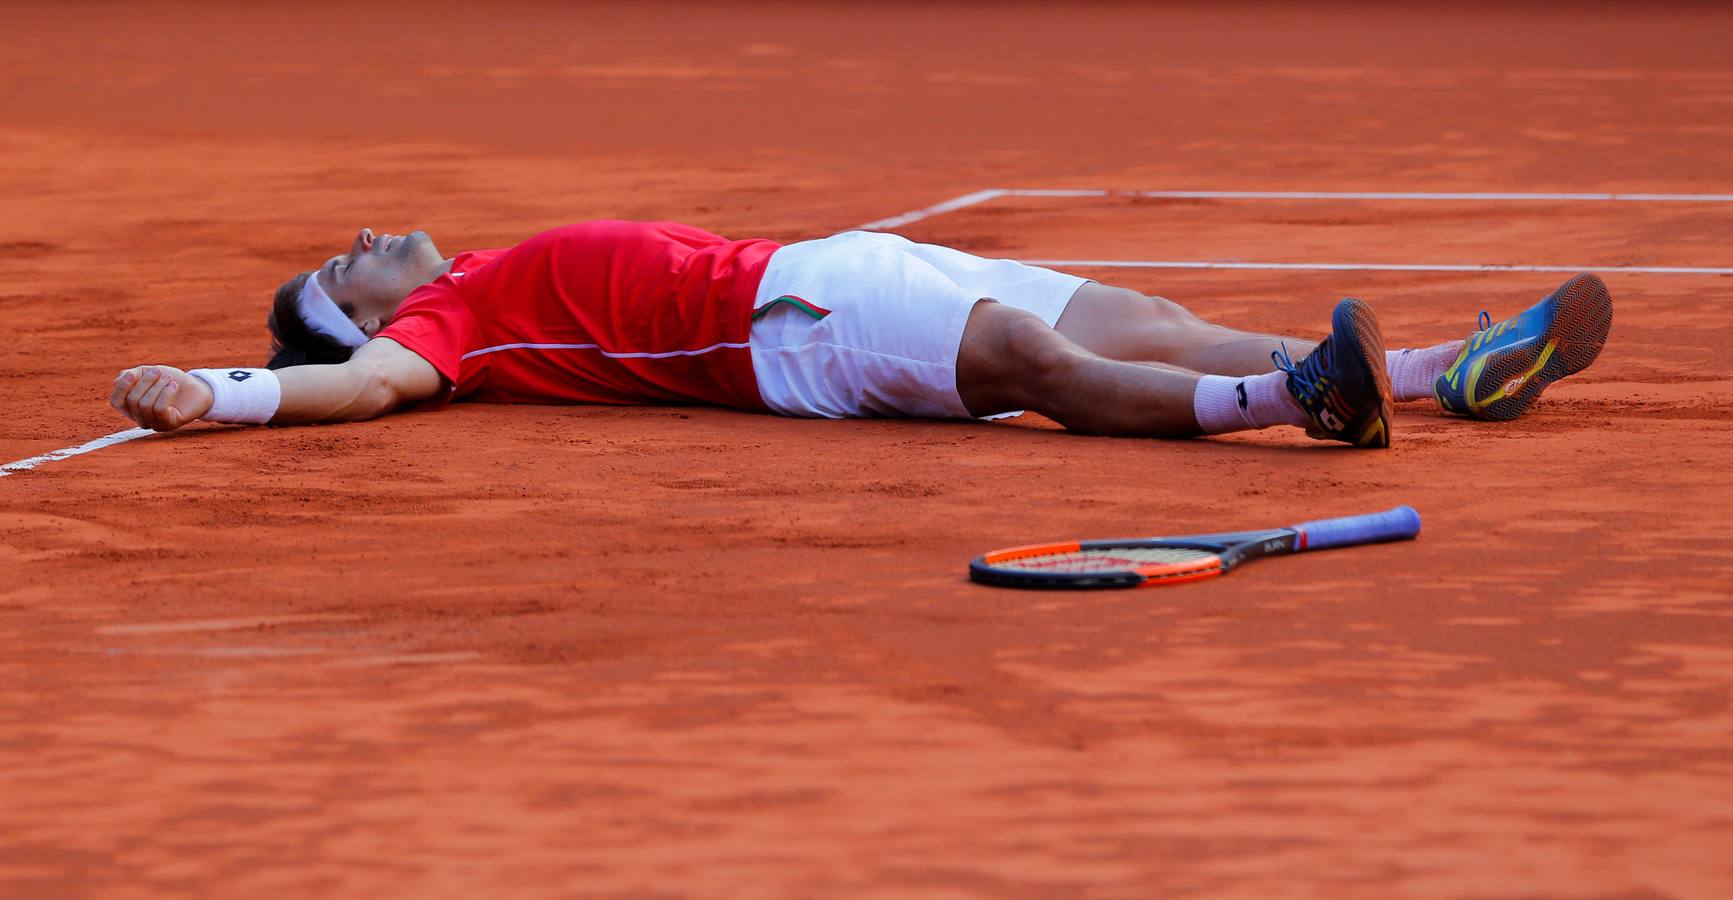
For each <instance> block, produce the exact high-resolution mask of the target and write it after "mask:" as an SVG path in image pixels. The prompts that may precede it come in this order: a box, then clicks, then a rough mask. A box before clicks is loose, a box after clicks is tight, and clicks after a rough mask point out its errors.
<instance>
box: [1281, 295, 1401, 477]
mask: <svg viewBox="0 0 1733 900" xmlns="http://www.w3.org/2000/svg"><path fill="white" fill-rule="evenodd" d="M1270 357H1271V358H1272V359H1274V360H1275V363H1276V368H1278V369H1280V370H1282V371H1283V372H1286V373H1288V393H1289V394H1291V395H1293V397H1294V400H1295V401H1297V402H1298V403H1299V404H1300V409H1302V410H1304V411H1305V413H1306V417H1307V418H1309V419H1311V421H1312V424H1311V425H1310V426H1308V427H1307V428H1306V433H1307V434H1309V435H1311V436H1312V437H1315V438H1317V439H1319V440H1329V441H1342V442H1344V443H1348V444H1353V445H1354V446H1356V447H1388V446H1390V417H1391V415H1392V413H1393V408H1392V405H1391V392H1390V373H1389V372H1388V371H1386V370H1385V368H1384V334H1383V332H1381V331H1379V330H1378V317H1377V316H1375V315H1373V314H1372V307H1370V306H1367V305H1366V304H1365V303H1363V302H1361V301H1359V300H1356V299H1354V298H1352V297H1350V298H1348V299H1346V300H1343V301H1342V302H1341V303H1338V304H1336V311H1335V312H1334V313H1332V314H1331V316H1330V336H1329V337H1327V338H1325V339H1324V342H1323V343H1321V344H1319V345H1318V346H1317V349H1314V350H1313V351H1312V352H1311V353H1310V354H1309V355H1308V356H1307V357H1306V358H1305V359H1302V360H1300V362H1299V364H1298V365H1295V364H1294V361H1293V359H1292V357H1290V356H1288V351H1287V348H1286V347H1283V348H1282V349H1281V350H1279V351H1276V352H1274V353H1271V354H1270Z"/></svg>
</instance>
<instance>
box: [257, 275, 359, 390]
mask: <svg viewBox="0 0 1733 900" xmlns="http://www.w3.org/2000/svg"><path fill="white" fill-rule="evenodd" d="M311 277H313V273H312V272H302V273H301V274H299V275H296V276H295V277H294V278H291V279H289V280H288V281H285V282H283V284H282V286H281V287H279V288H277V296H276V298H275V299H273V300H272V301H271V312H270V314H269V315H267V316H265V327H267V328H269V329H271V359H270V361H269V362H267V363H265V368H267V369H281V368H285V367H287V366H305V365H309V364H318V363H340V362H348V361H349V357H350V356H351V355H352V354H353V353H354V352H355V351H354V350H351V349H350V348H348V347H345V346H343V345H342V344H339V343H337V342H336V341H334V340H332V339H331V338H328V337H326V336H324V335H322V334H319V333H318V332H315V331H314V330H313V329H311V328H308V327H307V323H306V322H303V321H301V313H300V312H299V310H297V308H296V303H297V302H298V301H299V300H300V298H301V288H302V287H303V286H305V285H306V284H307V279H309V278H311Z"/></svg>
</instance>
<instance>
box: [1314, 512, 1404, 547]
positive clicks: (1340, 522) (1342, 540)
mask: <svg viewBox="0 0 1733 900" xmlns="http://www.w3.org/2000/svg"><path fill="white" fill-rule="evenodd" d="M1294 530H1295V531H1297V532H1299V533H1300V542H1299V543H1300V549H1301V550H1322V549H1324V548H1325V547H1345V546H1347V545H1349V544H1371V543H1376V542H1378V541H1405V540H1408V539H1409V538H1411V537H1413V536H1415V535H1417V534H1419V533H1420V514H1419V513H1417V512H1415V511H1414V507H1412V506H1398V507H1396V508H1395V509H1387V510H1385V511H1383V512H1378V513H1367V514H1365V515H1362V516H1343V517H1342V518H1340V519H1319V520H1317V521H1315V522H1301V523H1300V524H1298V525H1295V526H1294Z"/></svg>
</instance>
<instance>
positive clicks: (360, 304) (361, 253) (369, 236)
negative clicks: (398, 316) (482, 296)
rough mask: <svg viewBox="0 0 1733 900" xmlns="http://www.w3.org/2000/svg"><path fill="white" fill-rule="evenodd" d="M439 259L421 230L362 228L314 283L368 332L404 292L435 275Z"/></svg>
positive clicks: (383, 322)
mask: <svg viewBox="0 0 1733 900" xmlns="http://www.w3.org/2000/svg"><path fill="white" fill-rule="evenodd" d="M443 262H444V259H442V258H441V257H440V255H439V250H438V249H437V248H436V247H434V246H433V239H432V238H430V237H428V236H427V232H424V231H412V232H410V233H408V234H405V235H395V234H378V235H376V234H374V233H373V230H372V229H370V228H363V229H361V232H360V233H359V234H357V235H355V243H353V244H351V245H350V246H349V252H348V253H345V254H344V255H342V256H333V257H331V258H330V259H328V260H326V261H325V264H324V265H323V266H320V267H319V270H318V271H319V284H320V286H321V287H323V288H324V289H325V293H327V294H330V295H331V299H332V300H333V301H335V302H336V304H337V308H338V309H340V310H342V311H343V314H344V315H346V316H348V317H349V319H350V321H353V322H354V323H355V325H356V327H358V328H360V329H361V331H362V333H363V334H366V335H367V336H368V337H372V336H373V335H375V334H377V333H378V332H379V330H380V329H381V328H384V327H385V325H386V323H388V322H390V321H391V317H392V315H393V314H395V313H396V312H397V307H398V306H400V305H401V304H402V303H403V299H404V298H405V297H408V296H409V294H410V292H412V291H414V290H415V289H416V288H418V287H420V286H422V285H424V284H426V283H427V282H429V281H431V280H432V279H433V278H434V277H436V276H437V273H438V269H439V266H440V264H441V263H443Z"/></svg>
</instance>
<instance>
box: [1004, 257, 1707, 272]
mask: <svg viewBox="0 0 1733 900" xmlns="http://www.w3.org/2000/svg"><path fill="white" fill-rule="evenodd" d="M1019 262H1022V263H1026V264H1028V265H1031V266H1046V267H1047V268H1061V267H1067V266H1069V267H1074V268H1079V269H1275V270H1289V271H1318V272H1571V273H1575V272H1634V273H1641V274H1644V275H1733V268H1727V269H1718V268H1712V267H1707V266H1514V265H1513V266H1506V265H1491V264H1488V265H1452V264H1445V263H1440V264H1436V265H1434V264H1429V263H1412V264H1408V263H1263V262H1183V261H1174V262H1158V261H1145V260H1131V259H1024V260H1019Z"/></svg>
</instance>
